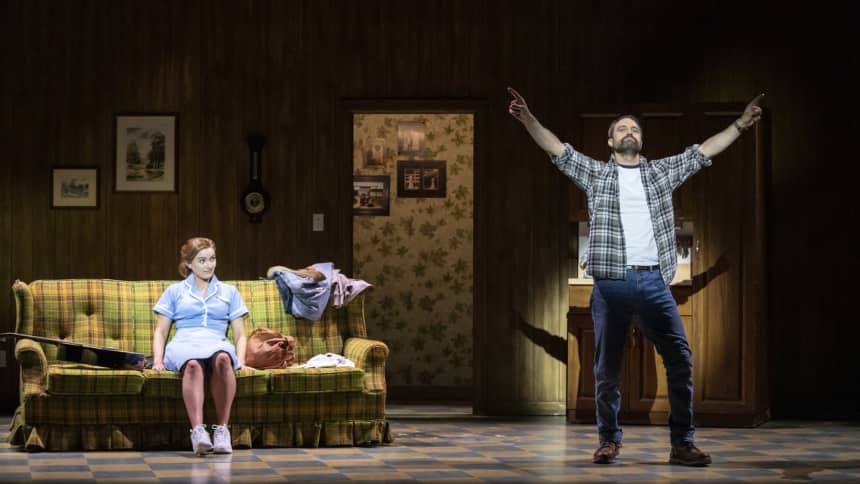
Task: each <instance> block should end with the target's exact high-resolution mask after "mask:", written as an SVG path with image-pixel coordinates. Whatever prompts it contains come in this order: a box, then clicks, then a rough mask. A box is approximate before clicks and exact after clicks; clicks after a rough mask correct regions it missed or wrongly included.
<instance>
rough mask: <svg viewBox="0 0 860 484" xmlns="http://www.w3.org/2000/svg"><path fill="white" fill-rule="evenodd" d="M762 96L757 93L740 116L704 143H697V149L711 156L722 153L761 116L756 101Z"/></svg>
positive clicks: (706, 155) (762, 95)
mask: <svg viewBox="0 0 860 484" xmlns="http://www.w3.org/2000/svg"><path fill="white" fill-rule="evenodd" d="M763 97H764V93H762V94H759V95H758V96H756V97H755V99H753V100H752V101H750V103H749V104H747V107H746V109H744V113H743V114H741V117H740V118H738V119H736V120H734V121H733V122H732V124H730V125H729V127H728V128H726V129H724V130H722V131H720V132H719V133H717V134H715V135H713V136H711V137H710V138H708V139H706V140H705V142H704V143H702V144H701V145H699V151H701V152H702V154H703V155H705V157H707V158H713V157H714V156H717V155H718V154H720V153H722V152H723V150H725V149H726V148H728V147H729V145H730V144H732V143H734V141H735V140H736V139H738V136H740V135H741V133H743V132H744V131H746V130H747V128H749V127H750V126H752V125H754V124H755V123H756V122H757V121H758V120H759V119H760V118H761V108H760V107H759V105H758V103H759V101H761V98H763Z"/></svg>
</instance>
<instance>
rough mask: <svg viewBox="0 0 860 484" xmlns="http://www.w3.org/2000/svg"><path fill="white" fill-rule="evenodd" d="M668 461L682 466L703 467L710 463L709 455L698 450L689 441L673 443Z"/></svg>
mask: <svg viewBox="0 0 860 484" xmlns="http://www.w3.org/2000/svg"><path fill="white" fill-rule="evenodd" d="M669 463H670V464H677V465H682V466H692V467H704V466H706V465H708V464H710V463H711V455H710V454H706V453H704V452H702V451H701V450H699V448H698V447H696V446H695V445H693V444H692V442H690V443H685V444H681V445H673V446H672V452H671V453H670V454H669Z"/></svg>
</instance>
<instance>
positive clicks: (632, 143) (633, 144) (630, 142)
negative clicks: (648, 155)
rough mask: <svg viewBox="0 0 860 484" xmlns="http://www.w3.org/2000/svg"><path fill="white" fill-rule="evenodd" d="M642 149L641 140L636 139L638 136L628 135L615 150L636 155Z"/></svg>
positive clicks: (623, 153)
mask: <svg viewBox="0 0 860 484" xmlns="http://www.w3.org/2000/svg"><path fill="white" fill-rule="evenodd" d="M641 149H642V147H641V146H639V142H637V141H636V138H633V137H632V136H626V137H624V138H623V139H622V140H621V142H620V143H618V148H616V149H615V151H617V152H618V153H620V154H622V155H635V154H638V153H639V151H640V150H641Z"/></svg>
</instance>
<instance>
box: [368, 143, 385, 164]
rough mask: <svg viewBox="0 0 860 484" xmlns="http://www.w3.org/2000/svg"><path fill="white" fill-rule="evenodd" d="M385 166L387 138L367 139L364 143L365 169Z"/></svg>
mask: <svg viewBox="0 0 860 484" xmlns="http://www.w3.org/2000/svg"><path fill="white" fill-rule="evenodd" d="M384 166H385V138H367V140H365V142H364V167H365V168H382V167H384Z"/></svg>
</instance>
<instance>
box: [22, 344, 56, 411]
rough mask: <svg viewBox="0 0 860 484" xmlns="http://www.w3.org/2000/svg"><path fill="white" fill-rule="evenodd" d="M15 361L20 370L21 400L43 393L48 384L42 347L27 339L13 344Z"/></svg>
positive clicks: (46, 359) (46, 362) (46, 366)
mask: <svg viewBox="0 0 860 484" xmlns="http://www.w3.org/2000/svg"><path fill="white" fill-rule="evenodd" d="M15 359H16V360H18V366H19V367H20V368H21V400H23V399H24V397H25V396H26V395H31V394H39V393H44V392H45V388H46V386H47V383H48V358H47V357H45V350H43V349H42V345H40V344H39V343H36V342H35V341H33V340H31V339H27V338H22V339H19V340H18V342H17V343H16V344H15Z"/></svg>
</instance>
